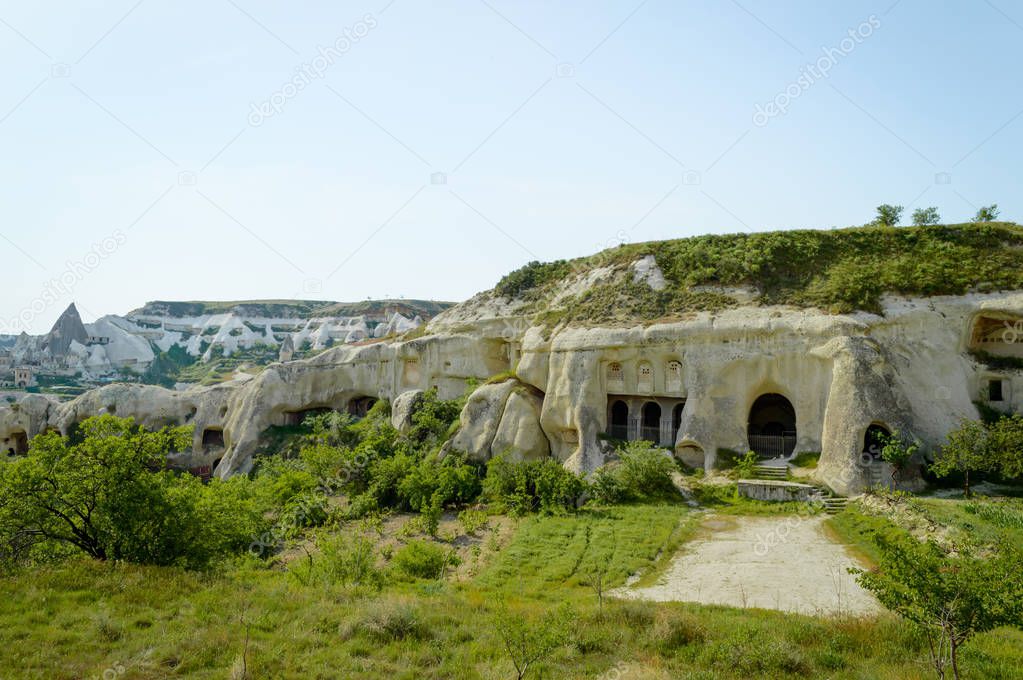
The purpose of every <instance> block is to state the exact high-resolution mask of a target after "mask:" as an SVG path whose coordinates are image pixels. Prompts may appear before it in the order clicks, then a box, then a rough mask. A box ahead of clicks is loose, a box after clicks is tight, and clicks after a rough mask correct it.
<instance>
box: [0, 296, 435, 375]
mask: <svg viewBox="0 0 1023 680" xmlns="http://www.w3.org/2000/svg"><path fill="white" fill-rule="evenodd" d="M151 311H154V310H151V309H149V308H143V310H141V311H140V312H133V313H131V314H129V315H127V316H124V317H122V316H116V315H108V316H104V317H102V318H100V319H98V320H96V321H95V322H93V323H84V322H83V321H82V318H81V316H80V314H79V312H78V309H77V308H76V307H75V305H74V304H73V303H72V304H71V305H70V306H69V307H68V308H67V309H66V310H65V311H64V312H63V314H61V316H60V318H58V319H57V321H56V323H54V325H53V327H52V328H51V329H50V331H49V332H48V333H46V334H45V335H38V336H32V335H28V334H27V333H22V334H21V335H19V336H17V337H16V338H13V337H11V336H8V337H7V338H6V340H7V342H6V343H2V342H0V389H4V390H18V391H20V390H29V391H37V390H39V391H48V392H54V393H58V394H59V393H61V392H63V391H66V392H67V393H68V394H70V395H73V394H75V393H77V392H79V391H81V389H84V388H88V387H95V386H97V385H102V384H105V383H110V382H117V381H127V382H146V374H147V371H148V370H149V369H150V367H151V366H152V365H153V363H154V361H157V360H158V358H159V357H160V356H161V355H162V354H166V353H169V352H172V351H176V353H177V354H178V355H179V356H186V358H187V360H188V361H189V362H193V363H194V362H208V361H211V360H213V359H215V358H218V357H230V356H232V355H236V354H244V353H247V352H248V353H249V354H252V353H251V350H255V349H263V350H265V351H263V352H260V353H257V354H254V355H253V356H254V357H255V359H254V360H255V361H256V362H257V363H262V364H266V363H270V362H271V361H273V360H276V361H291V360H292V359H295V358H299V356H301V355H307V354H309V353H311V352H317V351H322V350H324V349H327V348H329V347H331V346H333V345H335V344H348V343H357V342H364V341H370V340H373V339H378V338H384V337H388V336H393V335H398V334H401V333H405V332H408V331H410V330H414V329H415V328H418V327H419V326H421V325H422V324H423V323H424V320H423V318H422V316H420V315H415V316H413V317H411V318H409V317H408V316H406V315H404V314H402V313H401V312H400V311H397V309H394V308H389V307H387V306H384V307H383V308H382V310H381V311H380V312H379V313H373V314H360V315H356V316H315V317H310V318H301V317H292V316H280V317H277V316H262V315H258V314H257V315H252V314H250V313H248V312H249V311H250V310H249V309H247V308H246V307H245V306H244V305H239V307H238V308H236V309H232V310H229V311H226V312H221V313H215V314H200V315H197V316H174V315H168V314H158V313H157V314H154V313H149V312H151ZM155 311H160V310H159V308H156V309H155ZM0 340H2V339H0ZM12 340H13V342H11V341H12ZM247 356H248V355H247Z"/></svg>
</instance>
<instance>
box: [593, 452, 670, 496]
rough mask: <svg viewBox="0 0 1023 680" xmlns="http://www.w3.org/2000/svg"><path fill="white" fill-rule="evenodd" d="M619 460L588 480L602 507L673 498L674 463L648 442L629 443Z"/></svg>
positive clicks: (598, 470)
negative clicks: (628, 502)
mask: <svg viewBox="0 0 1023 680" xmlns="http://www.w3.org/2000/svg"><path fill="white" fill-rule="evenodd" d="M619 456H620V460H619V461H617V462H615V463H612V464H610V465H605V466H603V467H601V468H598V469H597V471H596V472H594V474H593V476H592V478H591V479H590V484H589V490H590V493H591V494H593V497H594V498H596V499H598V500H600V501H602V502H604V503H620V502H623V501H636V500H647V499H655V498H666V497H673V496H675V495H676V494H677V492H676V490H675V485H674V484H673V483H672V481H671V476H672V474H673V473H674V472H675V470H676V468H675V463H674V462H673V461H672V459H671V457H670V456H669V455H668V454H666V452H665V451H664V450H663V449H659V448H657V447H655V446H654V445H653V444H651V443H650V442H646V441H636V442H629V443H628V444H626V445H625V447H624V448H623V449H622V450H621V451H620V452H619Z"/></svg>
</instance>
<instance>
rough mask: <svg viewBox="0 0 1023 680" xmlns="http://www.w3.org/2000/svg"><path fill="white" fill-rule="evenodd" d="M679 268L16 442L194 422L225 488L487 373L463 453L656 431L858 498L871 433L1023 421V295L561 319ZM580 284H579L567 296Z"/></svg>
mask: <svg viewBox="0 0 1023 680" xmlns="http://www.w3.org/2000/svg"><path fill="white" fill-rule="evenodd" d="M1014 229H1015V228H1014ZM666 272H668V270H667V269H665V270H664V272H662V271H661V268H660V267H658V263H657V261H656V260H654V259H653V258H652V256H647V255H645V254H642V253H640V256H637V257H636V258H635V259H633V260H631V261H624V262H622V263H620V264H616V265H606V266H605V265H601V266H600V267H596V268H593V267H591V268H589V269H586V270H580V271H572V270H571V269H569V268H566V269H565V271H564V272H563V273H562V274H561V276H562V278H561V279H560V280H557V281H556V282H555V283H554V284H553V285H556V286H558V291H556V292H555V293H552V296H551V297H550V298H549V299H548V303H547V304H548V306H547V307H546V308H543V309H538V307H537V305H538V303H537V298H536V297H535V296H533V297H530V295H529V294H523V295H519V296H516V295H514V294H513V295H511V296H509V295H505V294H502V293H501V292H500V291H497V290H495V291H491V292H488V293H483V294H480V295H478V296H476V297H474V298H473V299H472V300H469V301H467V302H465V303H463V304H461V305H458V306H456V307H454V308H452V309H450V310H448V311H446V312H444V313H442V314H440V315H439V316H437V317H436V318H435V319H433V320H432V321H431V322H430V323H429V324H428V326H427V329H426V333H425V335H423V336H422V337H416V338H400V337H399V338H396V339H379V340H377V341H374V342H367V343H360V344H358V345H345V346H338V347H334V348H332V349H329V350H327V351H325V352H323V353H321V354H319V355H317V356H315V357H313V358H311V359H306V360H299V361H291V362H285V363H278V364H273V365H271V366H269V367H268V368H266V369H265V370H264V371H262V372H261V373H260V374H259V375H257V376H255V377H254V378H251V379H248V380H244V381H238V382H233V383H226V384H223V385H220V386H217V387H212V388H194V389H190V390H186V391H181V392H175V391H171V390H164V389H162V388H158V387H148V386H137V385H116V386H110V387H105V388H102V389H99V390H94V391H91V392H89V393H86V394H85V395H82V396H81V397H78V398H77V399H74V400H72V401H70V402H66V403H59V402H57V401H56V400H53V399H49V398H43V397H38V396H35V397H26V398H24V399H22V400H21V401H19V402H18V403H17V404H14V405H10V406H7V407H5V408H0V437H4V436H11V434H12V433H14V432H15V431H19V432H21V431H23V432H25V433H27V434H28V435H29V436H32V435H34V434H36V433H38V432H42V431H44V430H45V429H47V428H55V429H58V430H60V431H62V432H66V431H67V430H68V428H69V427H70V426H71V425H72V424H73V423H74V422H76V421H78V420H80V419H81V418H84V417H86V416H87V415H92V414H95V413H100V412H108V413H111V412H112V413H116V414H117V415H119V416H134V417H136V418H137V419H139V420H140V421H141V422H143V423H146V424H150V425H153V426H156V425H160V424H165V423H172V422H173V423H191V424H194V425H195V428H196V435H195V446H194V451H193V452H192V454H191V455H192V456H193V457H194V460H198V461H201V462H204V463H206V464H209V463H212V462H215V461H220V463H219V466H218V468H217V474H219V475H221V476H228V475H231V474H236V473H244V472H246V471H247V470H249V469H250V467H251V455H252V452H253V451H254V450H255V449H256V447H257V445H258V443H259V439H260V436H261V434H262V433H263V432H264V430H265V429H266V428H267V427H269V426H271V425H282V424H285V423H288V422H295V420H296V419H299V418H301V416H302V414H303V413H304V412H307V411H311V410H313V409H321V408H331V409H336V410H339V411H345V410H349V409H352V408H353V405H354V404H355V403H357V402H359V403H362V402H360V400H364V399H365V398H367V397H372V398H375V399H388V400H391V402H392V405H393V410H392V418H393V423H394V425H395V427H397V428H399V429H407V428H408V427H410V426H411V414H412V413H413V412H414V410H415V406H416V403H417V401H418V399H420V398H421V395H422V391H423V390H426V389H431V388H435V389H436V390H437V391H438V394H439V396H440V397H441V398H454V397H456V396H458V395H460V394H462V393H463V392H464V390H465V386H466V384H467V381H469V380H470V379H473V380H477V381H481V382H484V383H485V384H483V385H482V386H480V387H479V388H478V389H476V391H475V392H474V393H473V394H472V395H471V396H470V397H469V399H468V403H467V404H466V406H465V409H464V411H463V413H462V415H461V419H460V428H459V430H458V432H457V434H456V435H455V436H454V437H453V438H452V439H451V440H450V441H449V442H448V443H447V444H446V446H445V450H446V451H448V452H450V451H455V450H458V451H463V452H465V453H467V454H468V455H470V456H472V457H474V458H476V459H478V460H489V459H490V458H492V457H494V456H498V455H500V456H506V457H508V458H511V459H514V460H535V459H539V458H543V457H546V456H552V457H553V458H555V459H556V460H558V461H560V462H562V463H563V464H564V465H565V466H566V467H568V468H570V469H572V470H575V471H578V472H582V473H588V472H590V471H592V470H594V469H595V468H596V467H598V466H600V465H601V464H603V462H604V459H605V451H606V448H607V447H606V445H605V442H604V441H603V440H604V438H605V437H613V438H616V439H630V440H631V439H648V440H650V441H653V442H655V443H657V444H659V445H661V446H664V447H666V448H668V449H670V450H672V451H673V452H674V453H675V455H676V456H678V457H679V458H681V459H682V460H683V461H684V462H686V463H687V464H689V465H692V466H699V467H705V468H712V467H714V466H715V465H716V464H717V463H718V459H719V456H720V455H723V454H725V453H726V452H736V453H742V452H745V451H748V450H755V451H757V453H759V454H761V455H762V456H785V457H788V456H792V455H795V454H797V453H800V452H821V454H822V455H821V459H820V464H819V468H818V470H817V474H818V476H819V478H820V480H821V481H822V482H824V483H826V484H829V485H830V486H832V487H833V488H834V489H835V490H836V491H838V492H839V493H843V494H847V493H856V492H859V491H862V490H863V489H865V488H867V487H868V486H869V485H870V484H871V483H872V482H874V481H877V479H878V476H879V475H883V474H884V466H883V465H882V464H880V463H879V462H878V460H877V457H876V453H877V452H876V451H872V450H871V445H870V444H871V437H872V436H873V435H872V434H871V433H877V432H884V433H893V434H895V433H897V434H898V436H900V437H902V438H903V439H906V440H912V441H916V442H919V444H920V445H921V447H922V449H923V450H933V449H934V448H935V447H937V446H939V445H940V444H941V443H943V441H944V437H945V435H946V433H947V432H948V431H949V430H951V429H952V428H954V427H956V426H957V424H958V422H959V421H960V419H962V418H976V417H977V415H978V412H977V407H976V406H975V404H974V402H975V401H978V400H980V401H985V402H987V403H988V405H989V406H991V407H993V408H997V409H1001V410H1004V411H1011V410H1020V409H1023V371H1020V370H1019V369H1016V368H1011V366H1010V368H1004V367H1003V368H994V367H993V365H992V362H990V361H987V360H986V359H985V358H984V357H986V356H990V355H1000V356H1006V357H1014V358H1015V359H1016V360H1020V359H1023V342H1017V338H1016V337H1015V336H1011V335H1010V334H1008V333H1007V332H1006V329H1009V330H1012V329H1017V328H1018V329H1021V333H1020V336H1019V340H1021V341H1023V291H1021V290H1007V291H998V290H989V291H987V292H970V293H964V294H956V295H941V296H930V297H925V296H921V295H917V296H908V295H894V294H891V293H888V294H885V295H884V296H882V297H881V298H880V300H879V302H878V304H879V308H878V309H875V310H873V311H849V312H847V313H834V312H832V311H826V310H823V309H820V308H816V307H813V306H808V305H793V304H773V303H768V302H765V301H764V300H763V299H760V298H758V297H757V296H758V293H757V291H755V290H750V289H741V288H737V287H727V286H723V285H721V286H717V287H714V286H713V285H710V284H701V285H700V287H699V288H696V287H690V289H689V290H688V292H686V295H688V296H690V297H686V298H682V297H680V298H678V299H682V300H691V301H693V304H694V305H695V306H696V307H700V306H704V305H705V304H706V303H707V301H708V300H709V301H710V302H711V303H713V304H711V305H710V306H711V308H709V309H699V308H695V309H687V310H684V311H681V312H679V313H677V314H674V315H673V316H672V317H668V318H661V319H641V318H632V319H631V320H628V319H626V320H618V321H613V322H612V321H609V322H594V323H581V322H565V321H559V320H557V318H555V319H554V320H553V321H552V319H551V316H552V314H556V313H561V312H560V311H559V310H564V309H569V310H570V309H571V308H578V307H579V306H580V304H583V303H585V304H592V303H593V296H594V293H593V291H595V290H599V289H600V286H608V285H620V286H623V288H622V290H624V291H626V293H625V294H627V295H628V296H630V297H629V298H628V299H629V300H632V301H637V300H638V301H639V303H642V304H649V303H648V302H647V300H654V301H656V300H660V299H661V298H646V297H644V296H645V295H655V296H656V295H663V294H666V293H668V292H670V290H671V289H670V287H669V288H668V289H664V285H666V284H665V281H666V279H670V276H669V275H668V274H667V273H666ZM671 285H673V286H677V285H678V284H677V283H672V284H671ZM815 285H816V284H815ZM1021 288H1023V286H1021ZM566 290H571V291H574V292H573V293H572V294H571V295H570V296H568V297H565V293H564V291H566ZM644 291H648V292H644ZM725 299H727V300H730V302H729V303H728V304H724V305H722V304H720V303H721V301H722V300H725ZM550 300H555V301H560V302H554V303H551V302H550ZM580 301H582V302H580ZM559 305H561V306H560V307H559ZM996 365H1005V362H1002V364H996ZM495 376H504V377H503V378H501V377H496V378H495ZM492 378H493V380H492V381H491V382H489V383H486V381H487V380H490V379H492ZM221 442H222V446H220V445H219V444H220V443H221Z"/></svg>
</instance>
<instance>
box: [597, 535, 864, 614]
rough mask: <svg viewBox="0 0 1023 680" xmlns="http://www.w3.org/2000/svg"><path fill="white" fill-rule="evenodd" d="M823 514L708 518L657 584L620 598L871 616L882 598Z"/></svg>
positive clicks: (618, 594)
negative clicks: (867, 586)
mask: <svg viewBox="0 0 1023 680" xmlns="http://www.w3.org/2000/svg"><path fill="white" fill-rule="evenodd" d="M823 522H824V518H822V517H812V518H802V517H796V516H789V517H725V516H709V517H708V518H707V519H705V520H704V521H703V524H702V525H701V529H700V534H699V535H698V536H697V538H696V539H694V540H693V541H691V542H689V543H687V544H686V545H685V546H683V547H682V550H680V551H679V553H678V555H676V556H675V559H674V560H672V563H671V566H670V567H668V571H667V572H666V573H665V574H664V575H663V576H662V577H661V579H660V580H659V581H658V582H657V584H656V585H653V586H650V587H646V588H628V587H626V588H620V589H618V590H616V591H615V592H614V593H612V595H613V596H615V597H621V598H631V599H644V600H655V601H658V602H671V601H677V602H702V603H705V604H724V605H730V606H733V607H760V608H764V609H778V610H782V611H790V612H799V613H803V614H871V613H874V612H876V611H878V610H879V609H880V605H879V604H878V603H877V601H876V600H874V598H873V597H872V596H871V595H870V594H869V593H868V592H866V591H865V590H863V589H862V588H861V587H860V586H859V585H858V584H857V583H856V579H855V577H854V576H853V575H851V574H849V573H848V571H847V569H848V568H849V567H859V566H862V565H861V564H860V563H859V562H858V561H857V560H856V558H854V557H853V556H852V555H851V554H850V553H849V551H848V550H847V549H846V547H845V546H843V545H841V544H839V543H836V542H835V541H834V540H833V539H831V538H830V537H829V536H828V535H827V534H826V533H825V531H824V527H823V526H822V524H823Z"/></svg>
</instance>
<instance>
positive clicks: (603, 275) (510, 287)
mask: <svg viewBox="0 0 1023 680" xmlns="http://www.w3.org/2000/svg"><path fill="white" fill-rule="evenodd" d="M1020 289H1023V227H1020V226H1019V225H1017V224H1012V223H1006V222H992V223H983V224H958V225H941V226H930V227H904V228H880V227H857V228H849V229H836V230H830V231H824V230H795V231H780V232H763V233H752V234H728V235H709V236H697V237H692V238H685V239H678V240H673V241H654V242H648V243H637V244H624V245H621V246H619V247H617V248H612V249H609V250H605V251H603V252H600V253H597V254H596V255H592V256H589V257H583V258H579V259H575V260H570V261H565V260H559V261H556V262H549V263H539V262H531V263H529V264H527V265H526V266H525V267H522V268H521V269H518V270H516V271H514V272H511V273H510V274H508V275H507V276H505V277H504V278H502V279H501V280H500V282H498V284H497V286H496V287H495V288H494V289H493V290H492V291H488V292H487V293H483V294H481V295H478V296H476V297H475V298H473V299H472V300H470V301H469V302H467V303H463V305H460V306H459V307H456V308H455V309H453V310H451V311H450V312H448V313H446V314H444V315H443V317H442V318H447V319H452V320H453V319H459V320H461V321H463V322H465V321H470V320H471V318H472V317H473V316H474V314H473V310H477V311H482V310H484V309H492V310H498V309H499V310H500V311H501V313H502V314H515V315H527V316H533V317H535V319H536V320H537V321H539V322H546V323H548V324H552V323H558V322H567V323H574V324H580V325H582V324H596V323H609V322H610V323H614V322H632V321H655V320H661V319H670V318H677V317H679V316H683V315H684V314H686V313H688V312H695V311H714V310H719V309H725V308H729V307H737V306H740V305H745V304H758V305H793V306H797V307H817V308H821V309H824V310H826V311H829V312H832V313H848V312H853V311H857V310H860V311H867V312H875V313H880V312H881V311H882V305H881V299H882V296H884V295H885V294H898V295H906V296H913V297H930V296H937V295H961V294H965V293H969V292H991V291H998V290H1020Z"/></svg>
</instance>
